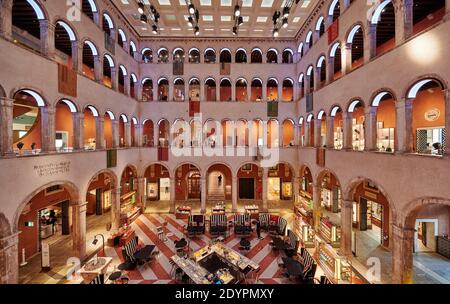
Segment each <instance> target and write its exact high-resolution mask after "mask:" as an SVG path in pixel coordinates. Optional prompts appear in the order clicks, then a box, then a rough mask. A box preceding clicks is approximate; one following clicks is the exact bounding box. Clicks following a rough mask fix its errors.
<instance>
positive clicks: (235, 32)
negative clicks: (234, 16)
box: [233, 26, 237, 36]
mask: <svg viewBox="0 0 450 304" xmlns="http://www.w3.org/2000/svg"><path fill="white" fill-rule="evenodd" d="M233 35H234V36H236V35H237V26H234V27H233Z"/></svg>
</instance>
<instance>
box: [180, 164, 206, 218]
mask: <svg viewBox="0 0 450 304" xmlns="http://www.w3.org/2000/svg"><path fill="white" fill-rule="evenodd" d="M203 195H206V193H205V194H203ZM201 196H202V193H201V174H200V170H199V168H198V167H197V166H195V165H193V164H183V165H181V166H178V168H177V169H176V170H175V201H176V205H177V207H179V206H189V207H191V208H192V211H193V212H195V211H194V210H196V211H197V212H198V211H199V210H200V199H201Z"/></svg>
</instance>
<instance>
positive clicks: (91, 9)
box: [81, 0, 98, 22]
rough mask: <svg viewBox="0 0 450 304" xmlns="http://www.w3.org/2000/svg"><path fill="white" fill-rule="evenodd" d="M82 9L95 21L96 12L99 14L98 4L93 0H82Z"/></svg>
mask: <svg viewBox="0 0 450 304" xmlns="http://www.w3.org/2000/svg"><path fill="white" fill-rule="evenodd" d="M81 11H82V12H83V14H85V15H86V16H88V18H89V19H91V20H92V21H94V22H95V20H94V14H98V10H97V6H96V4H95V2H94V1H93V0H82V3H81Z"/></svg>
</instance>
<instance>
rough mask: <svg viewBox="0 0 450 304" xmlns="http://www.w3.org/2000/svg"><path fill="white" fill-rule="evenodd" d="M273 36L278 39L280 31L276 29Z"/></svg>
mask: <svg viewBox="0 0 450 304" xmlns="http://www.w3.org/2000/svg"><path fill="white" fill-rule="evenodd" d="M272 34H273V37H275V38H276V37H278V35H279V34H280V33H279V32H278V29H274V30H273V33H272Z"/></svg>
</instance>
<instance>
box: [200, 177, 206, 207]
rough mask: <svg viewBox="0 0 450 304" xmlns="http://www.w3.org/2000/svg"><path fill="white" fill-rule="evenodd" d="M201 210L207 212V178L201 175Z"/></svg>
mask: <svg viewBox="0 0 450 304" xmlns="http://www.w3.org/2000/svg"><path fill="white" fill-rule="evenodd" d="M200 203H201V207H200V212H201V213H202V214H205V213H206V178H205V177H203V176H202V177H201V178H200Z"/></svg>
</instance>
